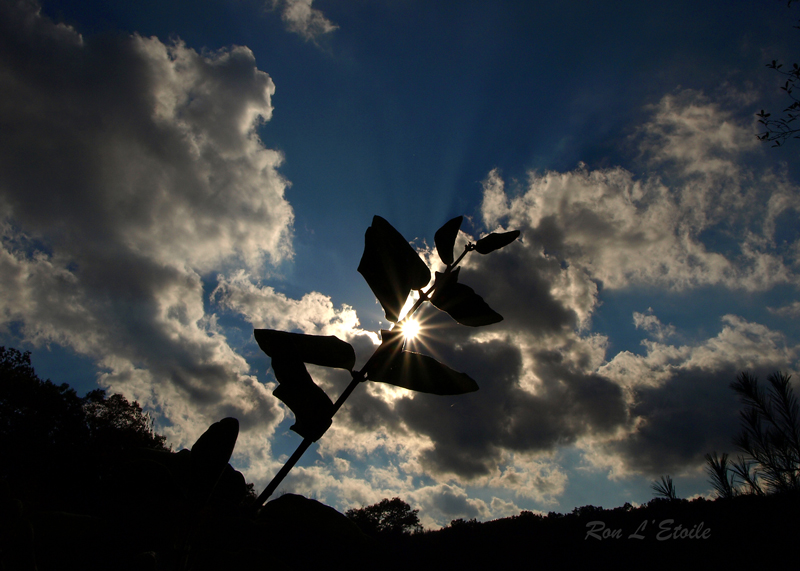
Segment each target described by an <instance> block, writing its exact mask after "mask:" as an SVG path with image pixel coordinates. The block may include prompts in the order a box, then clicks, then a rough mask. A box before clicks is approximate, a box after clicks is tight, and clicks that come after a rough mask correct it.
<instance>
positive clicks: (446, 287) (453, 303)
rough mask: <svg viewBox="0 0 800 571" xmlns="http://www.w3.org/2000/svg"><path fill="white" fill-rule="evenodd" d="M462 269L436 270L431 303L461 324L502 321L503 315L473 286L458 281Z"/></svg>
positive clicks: (469, 324) (479, 324)
mask: <svg viewBox="0 0 800 571" xmlns="http://www.w3.org/2000/svg"><path fill="white" fill-rule="evenodd" d="M460 270H461V268H457V269H455V270H454V271H452V272H446V273H441V272H436V281H435V282H434V285H435V287H436V289H435V291H434V294H433V296H431V303H432V304H433V305H434V306H436V307H437V308H439V309H441V310H442V311H444V312H446V313H447V314H448V315H450V317H452V318H453V319H455V320H456V321H458V322H459V323H460V324H461V325H468V326H470V327H480V326H481V325H491V324H492V323H497V322H499V321H502V320H503V316H502V315H500V314H499V313H497V312H496V311H494V310H493V309H492V308H491V307H489V306H488V305H487V303H486V302H485V301H483V298H482V297H481V296H479V295H478V294H477V293H475V291H474V290H473V289H472V288H471V287H469V286H467V285H464V284H461V283H458V273H459V271H460Z"/></svg>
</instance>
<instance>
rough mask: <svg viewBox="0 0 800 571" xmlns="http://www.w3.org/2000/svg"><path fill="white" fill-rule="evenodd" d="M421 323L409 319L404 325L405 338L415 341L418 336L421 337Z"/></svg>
mask: <svg viewBox="0 0 800 571" xmlns="http://www.w3.org/2000/svg"><path fill="white" fill-rule="evenodd" d="M419 329H420V326H419V321H417V320H416V319H409V320H408V321H406V322H405V324H404V325H403V337H405V338H406V339H414V338H415V337H416V336H417V335H419Z"/></svg>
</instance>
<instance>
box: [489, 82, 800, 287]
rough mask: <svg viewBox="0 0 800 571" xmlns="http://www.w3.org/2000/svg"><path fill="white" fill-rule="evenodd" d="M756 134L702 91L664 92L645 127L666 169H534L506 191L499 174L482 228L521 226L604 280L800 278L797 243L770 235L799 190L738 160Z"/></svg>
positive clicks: (759, 283) (648, 146)
mask: <svg viewBox="0 0 800 571" xmlns="http://www.w3.org/2000/svg"><path fill="white" fill-rule="evenodd" d="M753 139H755V138H754V137H752V133H751V131H750V129H749V127H748V126H744V125H738V124H736V123H735V122H734V121H733V119H732V118H731V117H730V115H729V114H727V113H726V112H725V111H724V110H722V109H720V108H719V107H718V106H716V105H715V104H713V103H710V102H708V101H707V100H706V98H704V97H703V96H702V94H698V93H695V92H691V91H687V92H683V93H681V94H679V95H669V96H666V97H665V98H664V99H663V100H662V101H661V103H660V104H659V105H657V106H655V107H654V109H653V115H652V117H651V120H650V121H649V122H648V123H647V124H646V125H645V126H643V127H642V128H641V129H640V133H639V144H640V147H641V149H642V150H643V153H644V156H645V157H646V158H647V159H648V161H649V164H650V165H651V167H652V168H658V169H660V170H659V171H654V172H659V173H661V176H656V175H652V176H648V177H644V178H637V177H634V175H633V174H632V173H631V172H629V171H628V170H626V169H623V168H621V167H615V168H606V169H602V170H588V169H587V168H586V167H585V166H584V165H581V166H580V167H579V168H577V169H576V170H574V171H572V172H567V173H557V172H546V173H536V172H531V173H529V181H528V184H527V188H526V189H525V191H524V192H522V193H521V194H519V195H515V196H513V197H511V196H509V195H508V194H507V193H506V191H505V188H504V182H503V180H502V178H501V177H500V175H499V173H498V172H497V171H493V172H491V173H490V174H489V175H488V176H487V178H486V180H485V182H484V200H483V203H482V207H481V214H482V217H483V220H484V223H485V224H486V226H487V227H490V228H491V227H494V226H496V225H498V224H500V223H503V224H505V225H507V226H509V227H513V228H518V229H520V230H522V232H523V235H524V236H525V239H526V240H527V241H532V242H534V243H536V244H539V245H541V247H542V248H543V249H544V251H545V252H546V253H547V254H550V255H552V256H554V257H556V258H557V259H559V260H561V261H562V262H563V263H567V264H569V265H571V266H572V265H575V266H576V269H578V270H580V271H581V272H585V273H586V275H587V276H588V277H590V278H591V279H592V280H597V281H599V282H601V283H602V285H603V287H606V288H615V289H619V288H625V287H629V286H631V285H634V286H636V285H646V284H647V285H656V286H659V287H668V288H672V289H678V290H684V289H689V288H694V287H698V286H704V285H722V286H725V287H729V288H736V289H743V290H747V291H765V290H768V289H770V288H772V287H774V286H775V285H778V284H798V283H800V281H799V280H798V276H797V275H796V274H795V272H794V270H793V267H794V266H795V263H796V252H797V251H798V244H797V243H791V244H788V243H787V244H784V243H777V242H776V240H775V234H776V221H777V220H778V219H779V217H780V216H781V215H782V214H784V213H787V212H791V211H793V210H794V211H797V210H798V200H799V198H798V196H799V195H798V192H797V188H796V187H795V186H793V185H792V184H790V183H789V182H788V181H787V178H786V175H785V174H781V173H777V172H772V171H764V172H755V171H752V170H748V169H747V168H745V167H743V166H741V165H742V164H743V162H742V160H741V159H742V157H743V156H744V153H746V152H748V151H749V150H750V149H751V148H752V147H753V144H752V141H751V140H753ZM717 242H718V243H723V244H724V243H729V244H730V247H722V248H720V247H719V246H717V245H716V243H717Z"/></svg>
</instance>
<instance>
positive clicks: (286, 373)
mask: <svg viewBox="0 0 800 571" xmlns="http://www.w3.org/2000/svg"><path fill="white" fill-rule="evenodd" d="M254 334H255V338H256V341H257V342H258V345H259V347H261V349H262V350H263V351H264V352H265V353H266V354H267V355H268V356H269V357H271V358H272V370H273V372H274V373H275V378H276V379H277V380H278V382H279V383H280V385H279V386H278V388H276V389H275V390H274V391H272V394H274V395H275V397H277V398H279V399H280V400H281V401H283V402H284V404H286V406H288V407H289V408H290V409H291V411H292V412H293V413H294V416H295V419H296V420H297V422H295V424H294V425H292V426H291V427H290V428H291V429H292V430H294V431H295V432H296V433H297V434H299V435H300V436H302V437H303V438H309V439H311V440H318V439H319V438H320V436H322V435H323V434H324V433H325V431H326V430H327V429H328V427H329V426H330V425H331V418H332V416H333V408H334V407H333V402H331V399H330V397H328V395H327V394H325V391H323V390H322V389H321V388H319V386H317V384H316V383H315V382H314V380H313V379H312V378H311V375H309V374H308V370H307V369H306V367H305V365H304V363H311V364H314V365H320V366H322V367H335V368H339V369H346V370H348V371H352V369H353V366H354V365H355V360H356V354H355V351H354V350H353V347H352V346H351V345H350V344H349V343H346V342H345V341H342V340H341V339H339V338H338V337H334V336H332V335H329V336H322V335H304V334H302V333H287V332H285V331H275V330H273V329H256V330H255V332H254Z"/></svg>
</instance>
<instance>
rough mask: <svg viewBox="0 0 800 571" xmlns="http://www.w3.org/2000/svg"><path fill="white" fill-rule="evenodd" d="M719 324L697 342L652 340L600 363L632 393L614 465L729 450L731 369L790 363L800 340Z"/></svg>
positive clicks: (734, 407) (681, 464)
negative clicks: (629, 420) (629, 418)
mask: <svg viewBox="0 0 800 571" xmlns="http://www.w3.org/2000/svg"><path fill="white" fill-rule="evenodd" d="M722 323H723V326H722V328H721V330H720V332H719V333H718V334H717V335H716V336H715V337H711V338H710V339H707V340H705V341H704V342H702V343H699V344H697V345H694V346H681V347H676V346H671V345H666V344H663V343H659V342H656V341H651V342H647V343H646V344H645V346H646V348H647V351H646V353H645V354H644V355H634V354H632V353H630V352H627V351H626V352H622V353H619V354H617V355H616V356H615V357H614V358H613V359H612V360H611V361H610V362H609V363H608V364H607V365H604V366H603V367H602V368H601V371H602V373H603V374H605V375H607V376H608V377H610V378H612V379H615V380H617V381H618V382H619V383H620V384H624V385H626V386H627V387H629V388H630V389H631V394H632V396H633V398H632V401H631V402H632V408H631V414H632V415H633V417H634V419H635V420H634V427H635V428H634V429H633V430H632V431H631V432H630V433H629V434H626V435H625V437H624V438H621V439H619V440H616V441H613V442H612V443H611V444H609V450H610V451H612V454H619V455H620V458H621V460H622V465H620V466H618V469H619V470H622V471H629V472H638V473H647V474H651V475H657V474H659V473H661V474H663V473H673V474H675V473H680V472H682V471H688V470H692V469H696V468H697V466H698V465H702V462H703V456H704V455H705V454H706V453H707V452H710V451H711V450H729V449H730V447H731V445H730V442H731V438H732V436H733V435H734V434H735V433H736V432H737V431H738V429H737V425H738V420H739V419H738V412H737V411H738V408H739V406H738V403H737V401H736V398H735V395H734V393H733V391H731V390H730V383H731V382H732V381H733V380H734V379H735V378H736V374H737V372H739V371H742V370H747V371H751V372H753V373H755V374H760V375H762V376H766V375H767V374H769V373H770V372H773V371H775V370H778V369H781V370H784V371H791V370H792V369H793V368H794V367H795V366H796V363H797V358H798V355H800V346H798V345H792V344H791V343H789V342H787V340H786V338H785V336H784V335H783V334H782V333H780V332H777V331H773V330H771V329H769V328H768V327H766V326H764V325H760V324H758V323H753V322H749V321H746V320H744V319H742V318H741V317H738V316H735V315H726V316H724V317H723V319H722ZM609 442H611V441H609Z"/></svg>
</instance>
